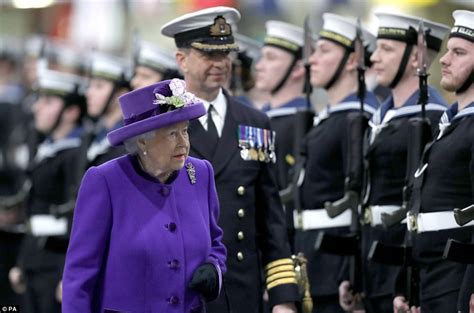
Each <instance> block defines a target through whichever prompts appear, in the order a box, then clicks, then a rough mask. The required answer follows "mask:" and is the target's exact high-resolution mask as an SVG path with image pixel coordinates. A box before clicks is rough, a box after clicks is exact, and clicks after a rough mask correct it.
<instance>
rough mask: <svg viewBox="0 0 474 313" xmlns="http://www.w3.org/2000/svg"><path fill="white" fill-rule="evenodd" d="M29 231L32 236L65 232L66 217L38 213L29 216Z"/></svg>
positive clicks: (56, 234)
mask: <svg viewBox="0 0 474 313" xmlns="http://www.w3.org/2000/svg"><path fill="white" fill-rule="evenodd" d="M30 231H31V234H32V235H33V236H60V235H66V234H67V218H65V217H61V218H56V217H55V216H54V215H48V214H39V215H33V216H31V217H30Z"/></svg>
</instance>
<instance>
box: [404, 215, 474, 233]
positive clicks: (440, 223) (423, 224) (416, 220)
mask: <svg viewBox="0 0 474 313" xmlns="http://www.w3.org/2000/svg"><path fill="white" fill-rule="evenodd" d="M472 225H474V221H471V222H469V223H467V224H466V225H464V226H459V225H458V224H457V223H456V220H455V219H454V213H453V211H441V212H431V213H418V214H413V213H411V212H408V213H407V228H408V231H410V232H417V233H423V232H428V231H438V230H445V229H452V228H459V227H465V226H472Z"/></svg>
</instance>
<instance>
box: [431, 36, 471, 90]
mask: <svg viewBox="0 0 474 313" xmlns="http://www.w3.org/2000/svg"><path fill="white" fill-rule="evenodd" d="M447 49H448V51H446V53H445V54H444V55H443V56H442V57H441V59H440V60H439V61H440V63H441V75H442V77H441V86H442V87H443V88H444V89H446V90H447V91H452V92H454V91H456V90H458V89H459V88H461V87H462V85H463V84H464V82H465V81H466V80H467V79H468V77H469V76H470V75H471V74H472V72H473V71H474V43H472V42H469V41H467V40H465V39H462V38H456V37H453V38H450V39H449V40H448V44H447ZM471 88H472V86H471Z"/></svg>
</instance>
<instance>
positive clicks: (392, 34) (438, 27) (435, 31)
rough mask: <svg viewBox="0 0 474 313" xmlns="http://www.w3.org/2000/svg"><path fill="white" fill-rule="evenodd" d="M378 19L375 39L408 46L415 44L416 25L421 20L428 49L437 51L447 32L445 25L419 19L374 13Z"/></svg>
mask: <svg viewBox="0 0 474 313" xmlns="http://www.w3.org/2000/svg"><path fill="white" fill-rule="evenodd" d="M375 15H376V16H377V17H378V19H379V29H378V34H377V38H383V39H392V40H398V41H403V42H406V43H408V44H416V42H417V34H418V25H419V23H420V21H422V20H423V25H424V29H425V31H426V32H427V33H426V43H427V47H428V48H429V49H432V50H435V51H439V50H440V48H441V43H442V41H443V39H444V38H445V37H446V34H447V33H448V31H449V27H448V26H447V25H444V24H441V23H436V22H433V21H430V20H427V19H422V18H420V17H416V16H411V15H406V14H393V13H385V12H376V13H375Z"/></svg>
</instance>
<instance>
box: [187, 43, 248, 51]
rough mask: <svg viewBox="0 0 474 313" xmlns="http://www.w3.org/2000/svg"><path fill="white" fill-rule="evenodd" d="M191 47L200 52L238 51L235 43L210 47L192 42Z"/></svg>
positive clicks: (209, 45)
mask: <svg viewBox="0 0 474 313" xmlns="http://www.w3.org/2000/svg"><path fill="white" fill-rule="evenodd" d="M191 47H193V48H196V49H200V50H230V49H238V48H239V46H238V45H237V43H235V42H234V43H227V44H225V45H212V44H207V43H202V42H193V43H191Z"/></svg>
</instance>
